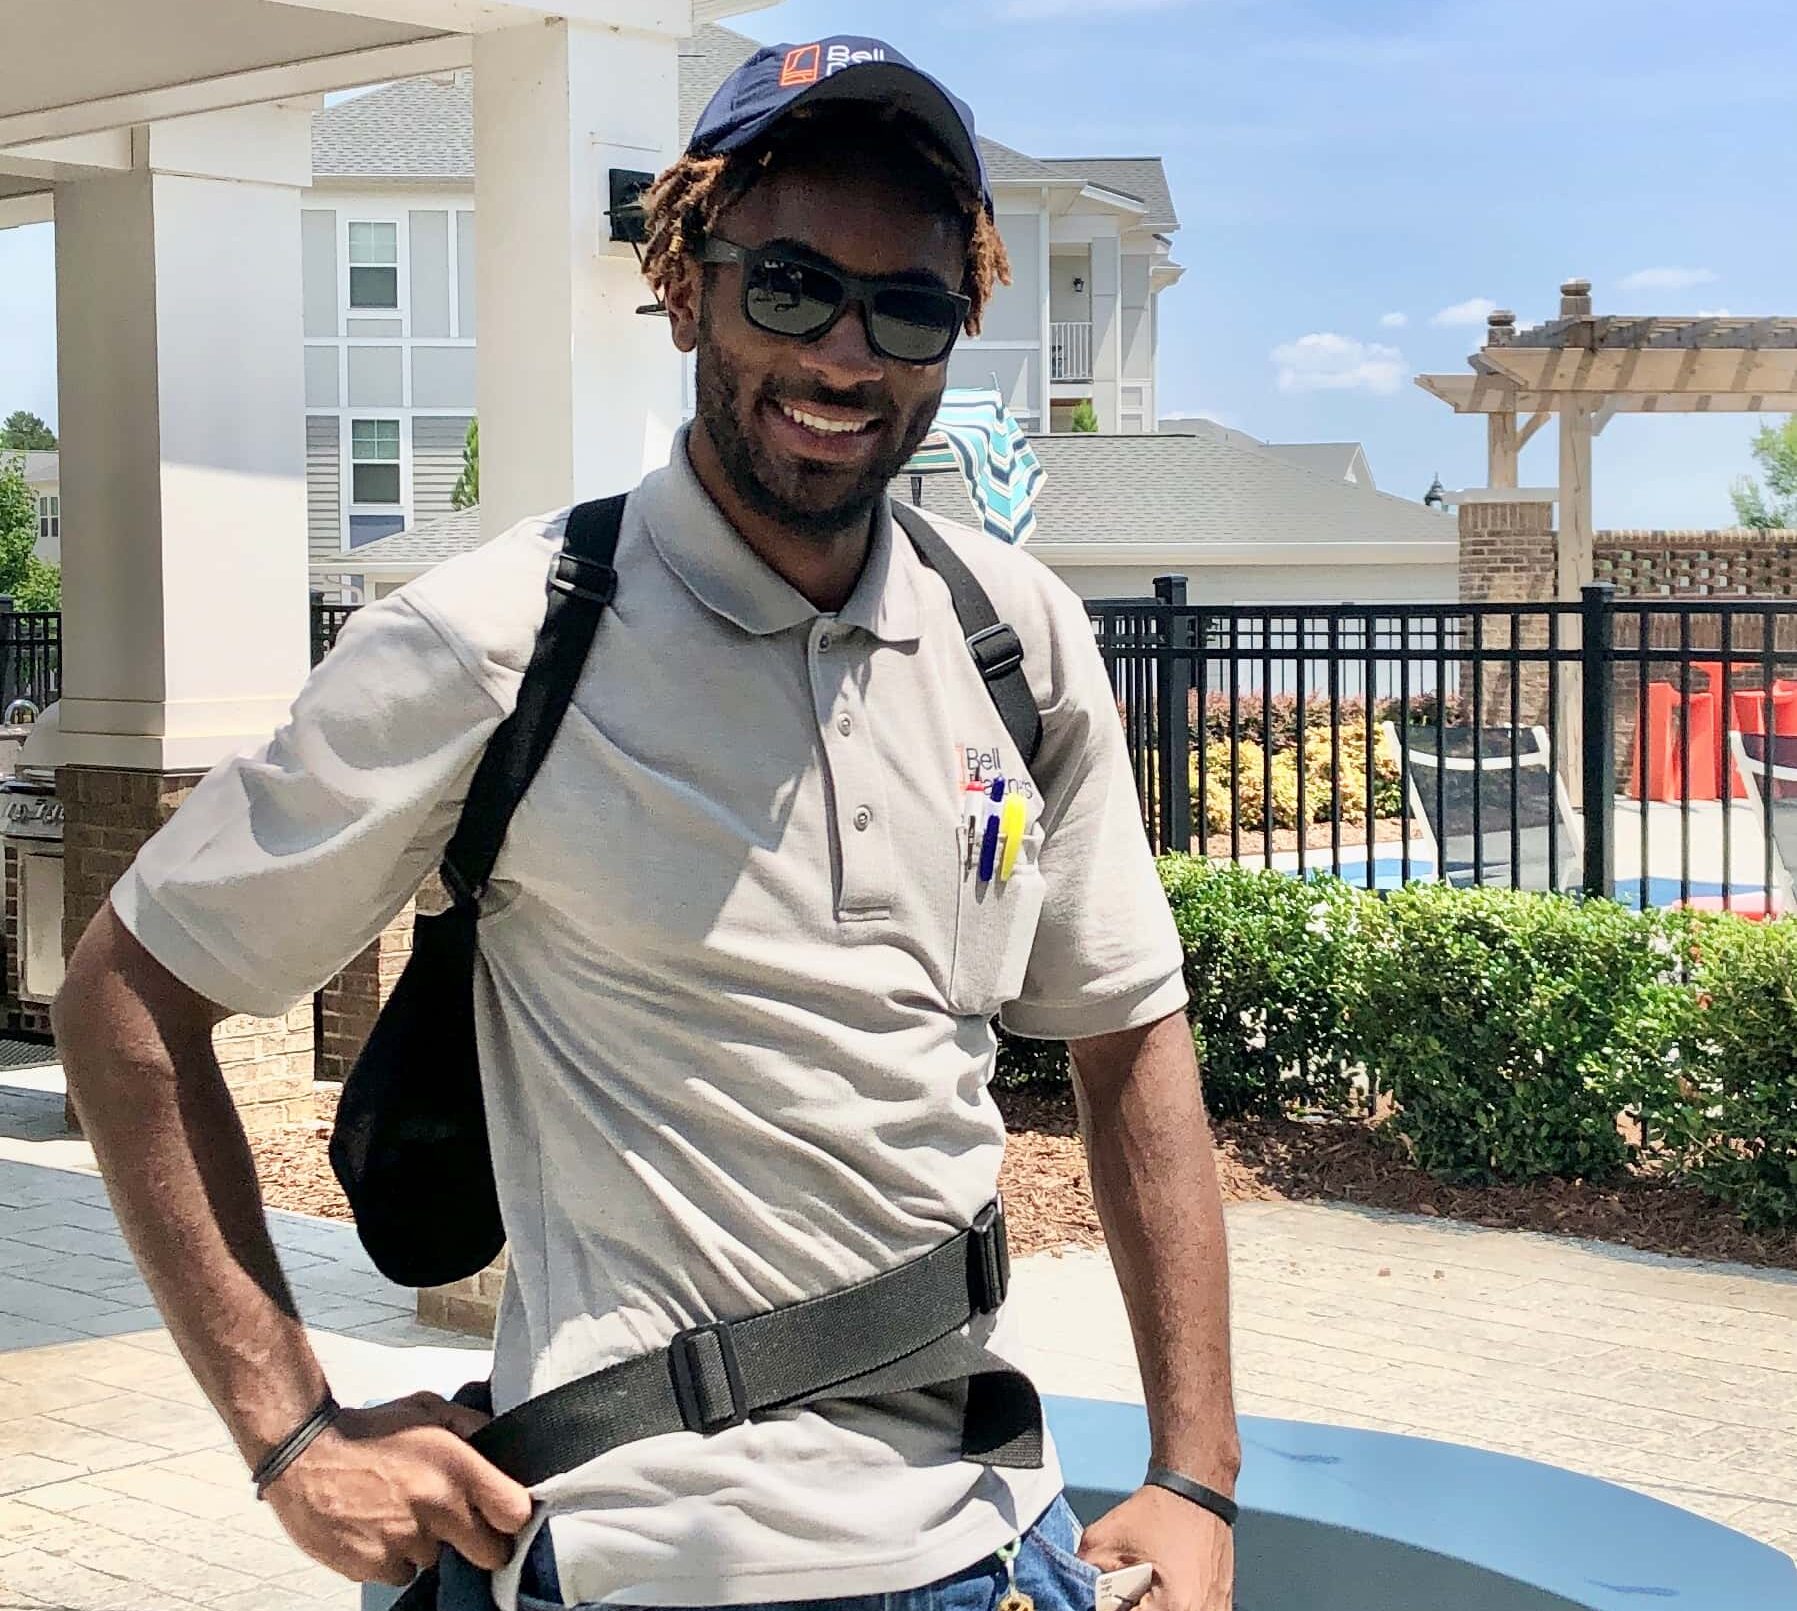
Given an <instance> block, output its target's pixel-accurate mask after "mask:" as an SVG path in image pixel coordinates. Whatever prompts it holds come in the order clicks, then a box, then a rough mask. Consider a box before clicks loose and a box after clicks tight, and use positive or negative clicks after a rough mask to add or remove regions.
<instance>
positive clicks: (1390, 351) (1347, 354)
mask: <svg viewBox="0 0 1797 1611" xmlns="http://www.w3.org/2000/svg"><path fill="white" fill-rule="evenodd" d="M1269 356H1270V357H1271V358H1272V360H1273V362H1274V364H1275V365H1277V366H1278V370H1279V389H1280V390H1281V391H1282V392H1336V391H1343V392H1347V391H1359V392H1373V393H1375V394H1377V395H1379V396H1388V395H1390V394H1391V393H1392V392H1395V391H1396V390H1397V389H1398V388H1399V387H1400V386H1401V385H1403V383H1404V376H1405V374H1406V372H1407V368H1408V366H1407V365H1406V364H1405V362H1404V355H1403V353H1401V352H1399V351H1398V349H1397V348H1396V347H1386V346H1382V345H1381V344H1380V343H1379V342H1377V341H1356V340H1355V339H1354V338H1353V337H1352V336H1338V335H1335V334H1334V333H1333V332H1330V331H1319V332H1317V333H1315V334H1312V335H1308V336H1299V337H1298V339H1297V340H1296V341H1287V342H1283V343H1282V344H1281V345H1279V346H1277V347H1275V348H1274V349H1273V351H1272V353H1271V354H1270V355H1269Z"/></svg>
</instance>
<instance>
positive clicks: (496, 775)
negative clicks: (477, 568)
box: [443, 497, 625, 905]
mask: <svg viewBox="0 0 1797 1611" xmlns="http://www.w3.org/2000/svg"><path fill="white" fill-rule="evenodd" d="M624 503H625V499H624V498H623V497H616V498H606V499H603V500H601V501H598V502H595V503H583V504H576V505H575V507H574V508H573V509H571V510H570V511H569V513H568V527H567V534H566V536H565V537H564V538H563V541H562V551H561V553H560V554H559V555H558V556H557V557H556V562H555V569H554V571H553V572H551V573H550V577H549V606H548V608H547V609H546V610H545V611H544V613H543V627H542V630H541V631H540V632H538V634H537V642H536V647H535V649H533V650H532V651H531V656H530V665H529V666H528V667H527V668H526V670H525V673H524V682H523V684H522V686H520V688H519V689H518V703H517V706H516V708H514V710H513V711H512V713H511V715H509V716H508V717H506V719H505V720H504V721H503V722H501V723H500V724H499V726H498V728H497V729H495V731H494V733H493V736H492V738H490V739H489V740H488V741H487V748H486V753H485V754H484V755H482V756H481V758H480V765H479V766H478V767H477V768H476V769H475V772H474V781H473V783H471V784H470V785H469V787H468V800H467V803H466V804H465V805H464V806H463V807H462V820H461V821H460V822H458V823H457V824H456V830H455V835H454V837H453V838H452V839H451V840H450V841H449V848H448V850H446V851H445V852H444V853H443V882H444V883H445V884H447V885H448V886H449V892H450V893H451V894H452V895H453V896H454V897H455V899H456V902H457V904H458V905H462V904H465V903H467V902H470V901H477V900H479V899H480V897H481V895H482V893H483V892H484V891H485V889H486V887H487V880H488V879H489V878H491V877H492V876H493V864H494V863H495V862H497V861H498V860H499V850H500V847H501V846H502V845H503V844H504V843H505V835H506V830H507V829H508V828H509V827H510V826H511V822H512V813H513V812H515V811H516V810H517V809H518V805H519V802H520V801H522V800H523V798H524V796H525V793H526V791H527V790H528V789H529V788H530V784H531V780H532V779H533V778H534V777H535V776H536V775H537V768H538V767H540V766H541V765H542V764H543V757H544V756H546V755H547V754H548V753H549V746H550V745H551V744H553V743H554V742H555V735H556V731H557V729H559V728H560V727H561V724H562V717H563V716H565V715H566V714H567V711H568V701H569V700H571V699H572V698H573V697H574V685H575V684H576V683H577V682H579V681H580V671H581V667H583V666H584V665H585V664H586V659H587V651H588V650H590V649H591V648H592V646H593V634H594V633H595V632H596V631H598V629H599V617H600V616H601V615H603V614H604V613H605V607H606V605H608V604H609V603H611V601H612V598H613V596H614V595H615V594H616V593H617V590H618V573H617V571H616V570H614V569H613V561H614V560H615V559H616V557H617V552H618V533H619V531H620V530H621V529H622V526H623V522H624Z"/></svg>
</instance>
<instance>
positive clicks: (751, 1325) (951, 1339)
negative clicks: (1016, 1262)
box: [470, 1203, 1042, 1486]
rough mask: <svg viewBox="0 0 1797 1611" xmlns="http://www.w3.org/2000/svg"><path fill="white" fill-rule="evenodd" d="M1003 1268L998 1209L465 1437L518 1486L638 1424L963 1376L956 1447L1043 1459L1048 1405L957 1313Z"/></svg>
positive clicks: (532, 1402)
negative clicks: (823, 1288)
mask: <svg viewBox="0 0 1797 1611" xmlns="http://www.w3.org/2000/svg"><path fill="white" fill-rule="evenodd" d="M1008 1281H1009V1259H1008V1256H1007V1254H1006V1251H1005V1233H1004V1217H1003V1215H1002V1213H1001V1212H1000V1210H999V1207H998V1205H997V1204H996V1203H993V1204H991V1205H989V1206H988V1207H987V1208H986V1209H985V1210H984V1211H983V1212H982V1213H981V1214H980V1216H979V1219H978V1220H977V1221H976V1222H975V1224H974V1226H973V1227H972V1229H970V1230H966V1231H963V1232H962V1233H961V1234H960V1235H959V1236H956V1237H954V1238H952V1239H951V1240H950V1241H948V1242H945V1243H944V1244H943V1245H942V1246H941V1247H939V1248H936V1249H935V1250H934V1251H932V1252H930V1253H926V1254H924V1255H923V1256H922V1257H921V1258H917V1259H913V1260H912V1261H911V1262H910V1263H908V1264H903V1265H900V1266H899V1267H898V1268H897V1269H896V1270H890V1271H887V1272H886V1273H884V1274H882V1275H877V1276H873V1277H871V1278H870V1279H868V1280H866V1281H862V1282H860V1283H859V1284H858V1285H856V1286H852V1287H847V1288H844V1289H843V1290H842V1291H840V1292H830V1293H826V1294H824V1295H823V1296H822V1297H818V1298H810V1299H807V1300H805V1301H804V1302H802V1303H794V1304H788V1305H787V1306H785V1307H784V1308H780V1309H773V1310H770V1311H768V1312H767V1313H765V1314H758V1315H751V1316H750V1317H749V1318H747V1319H745V1320H734V1321H719V1322H717V1323H715V1324H713V1325H706V1326H695V1327H693V1328H692V1329H691V1330H689V1331H683V1332H681V1333H680V1335H679V1336H677V1337H676V1338H675V1339H674V1340H673V1342H672V1343H671V1344H670V1345H669V1346H668V1347H667V1348H665V1349H663V1350H660V1351H659V1352H656V1353H652V1354H643V1355H640V1356H638V1357H637V1358H635V1359H628V1360H625V1361H624V1362H623V1363H622V1364H619V1365H613V1366H611V1367H609V1368H608V1369H606V1370H602V1371H596V1372H594V1373H593V1374H592V1375H591V1376H583V1377H581V1378H580V1379H579V1380H578V1381H573V1382H569V1383H567V1384H566V1385H564V1386H562V1387H557V1388H552V1389H551V1390H550V1391H549V1392H547V1393H543V1394H539V1395H538V1396H537V1397H535V1398H532V1399H527V1400H526V1401H525V1402H524V1403H522V1404H520V1405H518V1406H517V1407H516V1408H515V1409H511V1410H508V1411H507V1412H506V1413H505V1414H504V1415H501V1416H498V1417H496V1418H495V1419H494V1420H492V1421H489V1422H488V1423H487V1425H485V1426H484V1427H482V1428H481V1429H480V1431H478V1432H476V1433H475V1434H474V1436H473V1437H472V1438H471V1439H470V1442H472V1444H473V1445H474V1447H475V1449H476V1450H478V1451H479V1452H480V1453H481V1454H482V1455H484V1456H485V1457H486V1458H487V1459H489V1460H491V1461H492V1462H493V1464H494V1465H496V1466H498V1467H499V1469H500V1470H501V1471H503V1472H505V1473H506V1475H507V1476H509V1477H511V1478H513V1479H514V1480H515V1481H518V1482H521V1483H523V1484H525V1485H526V1486H529V1485H531V1484H533V1483H538V1482H542V1481H544V1480H545V1479H546V1478H549V1477H552V1476H555V1475H557V1474H558V1473H560V1472H563V1471H569V1470H572V1469H573V1468H574V1467H575V1466H578V1465H584V1464H585V1463H586V1462H587V1461H588V1460H592V1459H594V1458H596V1457H597V1456H599V1455H601V1454H604V1453H605V1452H606V1451H607V1450H610V1449H615V1448H618V1447H620V1446H621V1445H623V1444H626V1443H634V1442H635V1441H637V1440H638V1439H640V1438H652V1437H660V1436H662V1435H663V1434H665V1433H669V1432H681V1431H686V1432H699V1433H711V1432H718V1431H721V1430H722V1429H723V1428H725V1427H728V1426H735V1425H737V1424H738V1423H739V1422H742V1421H746V1420H748V1419H749V1418H750V1417H751V1416H753V1415H759V1414H762V1413H764V1412H765V1411H768V1410H779V1409H796V1408H799V1407H801V1406H803V1405H807V1404H814V1403H816V1402H818V1401H819V1400H821V1399H851V1398H874V1397H879V1396H882V1395H885V1394H888V1393H904V1392H914V1391H917V1390H919V1389H926V1388H952V1387H957V1386H959V1384H961V1383H963V1382H965V1383H966V1404H965V1411H964V1416H963V1422H962V1439H961V1447H962V1454H963V1457H964V1458H966V1459H969V1460H974V1461H978V1462H979V1463H980V1464H983V1465H993V1466H1026V1467H1039V1466H1040V1465H1041V1464H1042V1406H1041V1402H1040V1400H1039V1399H1038V1398H1037V1396H1036V1390H1035V1388H1034V1386H1033V1385H1032V1384H1031V1383H1030V1380H1029V1378H1028V1377H1026V1376H1025V1375H1024V1374H1023V1373H1022V1372H1021V1371H1019V1370H1017V1369H1016V1367H1014V1366H1012V1365H1008V1364H1006V1363H1005V1362H1004V1361H1003V1360H1001V1359H999V1358H998V1357H997V1356H996V1355H994V1354H991V1353H988V1352H987V1351H986V1350H985V1349H984V1348H981V1347H979V1346H977V1345H976V1344H974V1343H972V1342H970V1341H969V1340H968V1339H967V1338H966V1337H964V1336H962V1335H961V1327H963V1326H964V1325H966V1324H967V1322H968V1321H969V1320H970V1319H972V1318H973V1317H974V1316H976V1315H984V1314H992V1313H995V1312H996V1311H997V1309H998V1307H999V1305H1000V1304H1001V1303H1003V1301H1004V1295H1005V1288H1006V1286H1007V1284H1008Z"/></svg>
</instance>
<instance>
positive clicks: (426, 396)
mask: <svg viewBox="0 0 1797 1611" xmlns="http://www.w3.org/2000/svg"><path fill="white" fill-rule="evenodd" d="M412 407H414V408H466V409H470V410H472V409H473V407H474V348H472V347H414V348H413V349H412Z"/></svg>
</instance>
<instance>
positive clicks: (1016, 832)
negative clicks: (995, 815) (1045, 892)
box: [998, 794, 1029, 883]
mask: <svg viewBox="0 0 1797 1611" xmlns="http://www.w3.org/2000/svg"><path fill="white" fill-rule="evenodd" d="M1028 823H1029V810H1028V808H1027V807H1026V806H1025V805H1024V803H1023V796H1022V795H1021V794H1009V795H1006V796H1005V803H1004V807H1003V812H1002V814H1001V816H1000V817H999V824H998V836H999V840H1000V842H1001V843H1002V845H1003V847H1004V848H1003V850H1002V851H1001V852H1000V854H999V860H998V878H999V882H1000V883H1003V882H1004V881H1005V880H1006V879H1008V878H1009V877H1010V876H1011V869H1012V868H1013V867H1015V866H1016V865H1017V852H1018V851H1020V850H1021V849H1022V848H1023V832H1024V829H1025V827H1027V826H1028Z"/></svg>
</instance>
